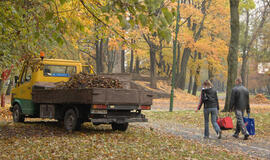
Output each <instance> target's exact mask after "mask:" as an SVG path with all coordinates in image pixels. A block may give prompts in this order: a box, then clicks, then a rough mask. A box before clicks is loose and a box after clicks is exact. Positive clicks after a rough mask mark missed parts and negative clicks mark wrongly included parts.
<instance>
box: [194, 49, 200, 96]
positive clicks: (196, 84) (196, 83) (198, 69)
mask: <svg viewBox="0 0 270 160" xmlns="http://www.w3.org/2000/svg"><path fill="white" fill-rule="evenodd" d="M198 59H199V60H200V59H202V55H201V53H198ZM200 72H201V65H200V64H198V67H197V69H196V73H195V78H194V85H193V90H192V95H194V96H196V94H197V90H198V84H199V81H200Z"/></svg>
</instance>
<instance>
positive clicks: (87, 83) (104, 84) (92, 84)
mask: <svg viewBox="0 0 270 160" xmlns="http://www.w3.org/2000/svg"><path fill="white" fill-rule="evenodd" d="M56 86H57V87H56V88H59V89H62V88H79V89H89V88H123V87H122V84H121V83H120V81H119V80H118V79H113V78H108V77H103V76H97V75H90V74H86V73H79V74H75V75H73V76H72V77H70V79H69V80H68V81H67V82H58V83H56Z"/></svg>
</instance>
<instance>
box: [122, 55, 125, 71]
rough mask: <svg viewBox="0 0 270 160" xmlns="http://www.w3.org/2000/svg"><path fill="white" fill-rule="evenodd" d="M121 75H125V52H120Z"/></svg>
mask: <svg viewBox="0 0 270 160" xmlns="http://www.w3.org/2000/svg"><path fill="white" fill-rule="evenodd" d="M121 73H125V50H122V51H121Z"/></svg>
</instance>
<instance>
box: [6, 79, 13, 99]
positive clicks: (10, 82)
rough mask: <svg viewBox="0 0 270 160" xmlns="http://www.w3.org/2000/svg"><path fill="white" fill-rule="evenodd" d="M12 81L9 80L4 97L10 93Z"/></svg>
mask: <svg viewBox="0 0 270 160" xmlns="http://www.w3.org/2000/svg"><path fill="white" fill-rule="evenodd" d="M12 83H13V82H12V79H10V81H9V84H8V88H7V91H6V95H10V91H11V88H12Z"/></svg>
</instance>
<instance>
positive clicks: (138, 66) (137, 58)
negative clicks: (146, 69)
mask: <svg viewBox="0 0 270 160" xmlns="http://www.w3.org/2000/svg"><path fill="white" fill-rule="evenodd" d="M135 72H136V73H137V74H139V73H140V59H139V57H138V56H137V57H136V67H135Z"/></svg>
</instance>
